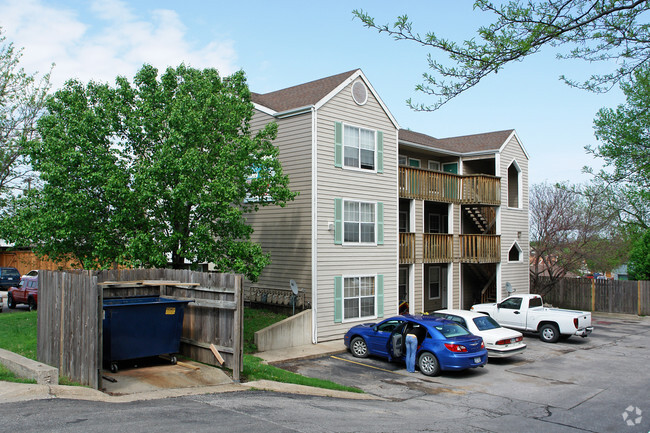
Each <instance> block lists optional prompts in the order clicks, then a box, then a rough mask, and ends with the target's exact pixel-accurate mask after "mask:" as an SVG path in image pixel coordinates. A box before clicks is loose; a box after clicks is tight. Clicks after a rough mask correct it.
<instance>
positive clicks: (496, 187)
mask: <svg viewBox="0 0 650 433" xmlns="http://www.w3.org/2000/svg"><path fill="white" fill-rule="evenodd" d="M461 181H462V183H463V203H483V204H492V205H499V204H501V179H499V178H498V177H494V176H486V175H482V174H477V175H474V174H472V175H468V176H463V178H462V179H461Z"/></svg>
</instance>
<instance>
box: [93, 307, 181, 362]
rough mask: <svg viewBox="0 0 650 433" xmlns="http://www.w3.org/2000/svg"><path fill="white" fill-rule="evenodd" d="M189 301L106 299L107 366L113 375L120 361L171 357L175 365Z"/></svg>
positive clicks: (105, 342)
mask: <svg viewBox="0 0 650 433" xmlns="http://www.w3.org/2000/svg"><path fill="white" fill-rule="evenodd" d="M189 302H191V301H179V300H176V299H167V298H161V297H159V296H148V297H131V298H109V299H104V303H103V309H104V314H103V315H104V317H103V332H104V336H103V338H104V344H103V349H104V355H103V361H104V364H105V365H109V364H110V368H111V371H112V372H113V373H115V372H117V361H123V360H127V359H136V358H146V357H152V356H158V355H170V359H171V362H172V364H175V363H176V356H175V355H174V354H176V353H178V350H179V347H180V339H181V333H182V331H183V313H184V311H185V306H186V305H187V304H188V303H189Z"/></svg>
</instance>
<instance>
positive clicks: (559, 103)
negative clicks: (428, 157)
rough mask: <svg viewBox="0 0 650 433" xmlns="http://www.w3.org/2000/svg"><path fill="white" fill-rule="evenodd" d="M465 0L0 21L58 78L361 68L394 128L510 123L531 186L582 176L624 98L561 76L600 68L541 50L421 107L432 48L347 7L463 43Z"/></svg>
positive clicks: (99, 6) (71, 10) (1, 12)
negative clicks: (600, 120) (401, 38)
mask: <svg viewBox="0 0 650 433" xmlns="http://www.w3.org/2000/svg"><path fill="white" fill-rule="evenodd" d="M472 4H473V1H471V0H456V1H449V0H432V1H427V2H415V1H402V2H394V1H369V0H353V1H338V0H330V1H328V2H305V1H278V2H266V1H264V2H262V1H248V2H244V1H241V2H234V1H229V2H223V1H196V0H185V1H182V2H179V1H167V0H157V1H148V0H147V1H131V2H125V1H119V0H103V1H81V0H67V1H41V0H0V26H1V27H3V29H4V32H5V34H6V36H7V38H8V39H9V40H10V41H13V42H14V43H15V45H16V46H18V47H23V48H24V55H23V60H22V65H23V66H24V67H25V69H26V70H27V71H40V72H46V71H48V70H49V67H50V64H52V63H55V64H56V66H55V68H54V70H53V82H54V84H55V87H57V86H60V85H61V84H62V83H63V82H65V81H66V80H67V79H69V78H78V79H80V80H82V81H84V82H86V81H89V80H91V79H92V80H96V81H105V82H111V83H113V82H114V78H115V76H117V75H124V76H127V77H128V78H132V77H133V75H134V74H135V72H136V71H137V70H138V69H139V68H140V67H141V66H142V64H143V63H150V64H152V65H154V66H156V67H158V68H161V69H162V68H165V67H166V66H176V65H178V64H179V63H181V62H185V63H187V64H189V65H191V66H194V67H198V68H205V67H215V68H217V69H219V71H220V72H221V73H222V74H230V73H232V72H234V71H236V70H238V69H243V70H244V71H245V72H246V75H247V77H248V82H249V86H250V88H251V90H252V91H255V92H258V93H265V92H269V91H273V90H278V89H281V88H284V87H288V86H292V85H296V84H301V83H304V82H307V81H311V80H315V79H318V78H322V77H326V76H329V75H333V74H337V73H340V72H345V71H348V70H352V69H356V68H361V69H362V70H363V72H364V73H365V75H366V76H367V77H368V79H369V80H370V82H371V83H372V85H373V87H374V88H375V90H376V91H377V92H378V93H379V96H380V97H381V98H382V99H383V101H384V103H385V104H386V105H387V107H388V108H389V110H390V111H391V112H392V114H393V115H394V116H395V118H396V119H397V121H398V122H399V124H400V126H401V127H402V128H409V129H412V130H415V131H418V132H423V133H426V134H429V135H432V136H434V137H439V138H442V137H450V136H457V135H466V134H474V133H480V132H488V131H496V130H502V129H512V128H514V129H516V130H517V133H518V135H519V137H520V139H521V140H522V141H523V143H524V146H525V147H526V150H527V151H528V153H529V155H530V157H531V161H530V183H531V184H533V183H539V182H543V181H549V182H562V181H570V182H580V181H584V180H587V179H588V176H586V175H583V174H581V168H582V167H583V166H584V165H591V166H595V167H599V166H600V163H599V161H598V160H594V159H593V158H591V157H590V156H588V155H586V153H585V151H584V146H585V145H594V144H596V140H595V138H594V136H593V127H592V124H593V123H592V121H593V118H594V115H595V113H596V112H597V111H598V109H599V108H601V107H615V106H616V105H618V104H620V103H622V102H623V101H624V99H623V96H622V93H621V92H620V91H619V90H618V89H616V90H614V91H612V92H610V93H607V94H604V95H595V94H590V93H587V92H584V91H580V90H575V89H572V88H570V87H568V86H566V85H565V84H563V83H562V82H560V81H559V80H558V77H559V75H560V74H562V73H564V74H566V75H567V76H569V77H571V78H583V79H584V78H586V77H588V76H589V75H590V74H591V73H593V72H598V71H599V70H603V67H602V66H600V65H594V64H588V63H585V62H579V61H571V62H569V61H558V60H555V53H554V51H552V50H550V49H547V50H545V51H543V52H541V53H539V54H538V55H536V56H534V57H532V58H530V59H527V60H525V61H524V62H520V63H517V64H513V65H510V66H509V67H507V68H506V69H504V70H502V71H501V72H499V73H498V74H497V75H494V76H491V77H489V79H487V80H485V81H483V82H481V83H480V84H479V85H478V86H477V87H475V88H473V89H471V90H469V91H468V92H466V93H465V94H463V95H461V96H460V97H458V98H456V99H455V100H453V101H451V102H449V103H448V104H446V105H445V106H443V107H442V108H441V109H440V110H438V111H436V112H432V113H418V112H414V111H412V110H410V109H409V108H408V107H406V104H405V100H406V99H408V98H413V99H414V101H416V102H424V103H432V102H434V101H433V100H432V99H427V98H429V97H427V96H425V95H423V94H419V93H417V92H415V91H414V88H415V85H416V84H418V83H419V82H420V78H421V75H422V73H423V72H425V71H426V70H427V63H426V55H427V53H429V51H428V50H427V49H426V48H424V47H420V46H417V45H415V44H413V43H408V42H396V41H394V40H393V39H391V38H390V37H388V36H386V35H384V34H381V35H380V34H378V33H377V32H376V31H374V30H369V29H366V28H364V27H363V26H362V25H361V23H360V21H358V20H356V19H353V16H352V10H353V9H355V8H359V9H363V10H365V11H367V12H368V13H370V15H372V16H374V17H375V18H376V21H377V22H378V23H389V22H393V21H394V20H395V17H397V16H398V15H401V14H404V13H406V14H408V15H409V17H410V18H411V20H412V21H413V22H414V26H415V28H416V30H418V31H419V32H420V33H425V32H426V31H429V30H434V31H435V32H436V33H437V34H439V35H441V36H446V37H449V38H452V39H455V40H457V41H460V40H463V39H466V38H471V37H473V36H474V35H475V30H476V29H477V28H478V26H479V25H480V24H487V23H489V19H490V17H489V16H486V15H485V14H483V13H481V12H480V11H473V9H472ZM434 54H436V53H434ZM436 55H438V56H442V55H441V54H439V53H438V54H436ZM440 59H441V60H444V57H440Z"/></svg>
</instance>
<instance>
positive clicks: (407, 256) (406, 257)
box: [399, 233, 415, 264]
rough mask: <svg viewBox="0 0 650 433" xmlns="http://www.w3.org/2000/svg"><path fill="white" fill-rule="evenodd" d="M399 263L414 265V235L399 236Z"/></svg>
mask: <svg viewBox="0 0 650 433" xmlns="http://www.w3.org/2000/svg"><path fill="white" fill-rule="evenodd" d="M399 262H400V264H406V263H415V233H400V234H399Z"/></svg>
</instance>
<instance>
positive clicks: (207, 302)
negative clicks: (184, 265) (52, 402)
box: [37, 269, 243, 388]
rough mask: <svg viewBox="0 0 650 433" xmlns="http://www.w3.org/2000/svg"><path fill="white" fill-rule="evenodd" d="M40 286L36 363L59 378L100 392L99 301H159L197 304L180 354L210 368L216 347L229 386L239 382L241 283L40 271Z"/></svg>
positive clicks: (226, 277)
mask: <svg viewBox="0 0 650 433" xmlns="http://www.w3.org/2000/svg"><path fill="white" fill-rule="evenodd" d="M39 280H40V281H39V309H38V354H37V356H38V359H39V361H41V362H44V363H46V364H49V365H52V366H55V367H58V368H59V371H60V374H61V375H64V376H67V377H69V378H70V379H72V380H75V381H77V382H79V383H81V384H84V385H88V386H91V387H93V388H100V387H101V369H102V337H103V336H102V327H103V322H102V314H103V299H104V298H109V297H129V296H152V295H153V296H158V295H160V296H165V297H169V298H177V299H184V300H187V299H192V300H196V301H197V302H196V303H190V304H189V305H188V306H187V308H186V310H185V317H184V321H183V334H182V338H181V348H180V353H181V354H182V355H185V356H188V357H190V358H192V359H195V360H197V361H200V362H204V363H207V364H213V365H214V364H216V360H215V357H214V354H213V353H212V351H211V350H210V345H211V344H214V345H215V346H216V347H217V349H218V350H219V351H220V353H221V355H222V357H223V358H224V361H225V362H224V365H225V366H226V367H228V368H230V369H232V371H233V379H235V380H239V379H240V373H241V370H242V369H243V362H242V359H243V358H242V350H243V349H242V348H243V326H242V317H243V316H242V314H243V296H242V283H241V277H240V276H237V275H231V274H215V273H201V272H192V271H186V270H171V269H125V270H109V271H66V272H52V271H43V272H41V273H40V274H39ZM175 282H176V283H175ZM157 283H159V284H157ZM177 283H178V284H177ZM175 284H177V285H175Z"/></svg>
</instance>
